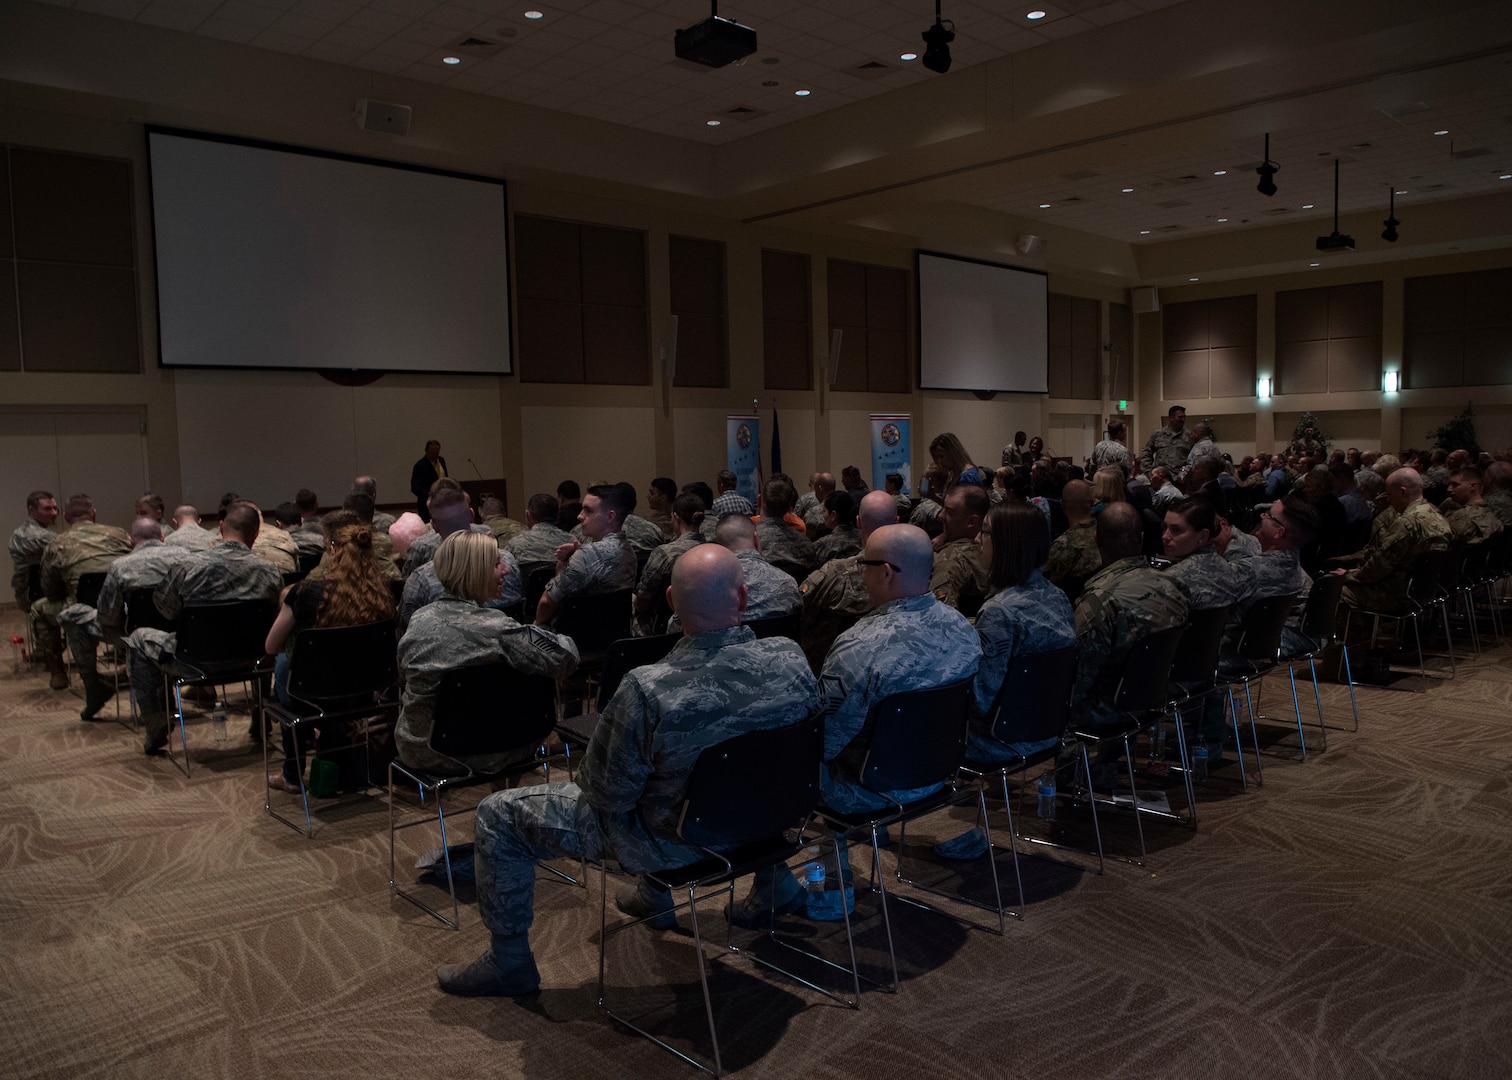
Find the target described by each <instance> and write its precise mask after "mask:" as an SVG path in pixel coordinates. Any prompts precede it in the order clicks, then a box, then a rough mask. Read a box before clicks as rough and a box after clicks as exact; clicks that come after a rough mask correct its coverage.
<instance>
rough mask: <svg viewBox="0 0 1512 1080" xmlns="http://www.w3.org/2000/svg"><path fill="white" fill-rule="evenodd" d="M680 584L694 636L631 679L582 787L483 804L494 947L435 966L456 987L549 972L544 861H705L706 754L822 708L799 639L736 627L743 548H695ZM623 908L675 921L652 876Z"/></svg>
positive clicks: (480, 841) (485, 989)
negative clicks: (696, 839) (693, 817)
mask: <svg viewBox="0 0 1512 1080" xmlns="http://www.w3.org/2000/svg"><path fill="white" fill-rule="evenodd" d="M594 546H595V547H597V546H598V545H597V544H595V545H594ZM671 587H672V605H673V607H674V608H676V610H677V612H678V613H679V615H680V616H681V618H682V622H683V633H684V635H685V636H684V637H683V639H682V640H681V641H679V642H678V643H677V645H676V646H675V647H674V648H673V649H672V651H671V652H670V653H669V654H668V655H667V657H666V659H664V660H663V661H661V662H660V663H657V664H650V665H647V666H645V667H640V668H636V669H635V670H633V671H631V672H629V673H628V674H627V675H626V676H625V678H624V681H623V682H621V683H620V686H619V689H618V690H617V691H616V692H615V695H614V697H613V698H612V699H611V700H610V702H609V703H608V705H606V706H605V708H604V712H603V714H602V717H601V718H600V720H599V724H598V727H597V728H596V729H595V730H594V733H593V738H592V739H591V740H590V741H589V743H588V747H587V749H586V751H585V752H584V755H583V763H582V765H581V766H580V767H579V769H578V773H577V782H576V783H550V784H538V785H534V786H532V787H526V788H516V789H514V790H511V791H501V792H497V793H495V794H493V795H490V796H488V797H487V798H486V799H484V800H483V802H482V804H481V805H480V806H479V807H478V817H477V825H476V828H475V831H474V836H475V838H476V844H477V848H476V865H477V882H478V911H479V913H480V914H481V916H482V918H483V922H484V924H485V925H486V926H487V927H488V929H489V933H490V935H491V943H490V947H489V949H488V950H487V951H486V952H484V953H483V954H482V955H481V956H479V957H478V958H477V959H476V960H474V961H473V962H472V963H471V964H448V965H446V966H444V967H442V968H441V969H440V970H439V971H437V973H436V975H437V981H438V982H439V983H440V986H441V989H443V990H445V991H446V992H447V993H451V994H461V995H467V996H477V995H509V996H518V995H523V994H529V993H532V992H534V991H535V990H536V989H537V987H538V986H539V985H540V975H539V973H538V972H537V970H536V965H535V958H534V956H533V955H532V954H531V951H530V944H529V941H528V934H529V930H530V926H531V923H532V922H533V921H534V915H535V912H534V900H535V895H534V894H535V873H536V870H535V867H536V863H537V862H539V861H542V860H546V859H553V858H558V857H561V856H567V857H570V858H574V859H576V858H587V859H595V860H597V859H609V858H612V859H616V860H617V861H618V862H619V864H620V865H621V866H622V867H624V868H625V869H626V870H628V871H630V872H631V873H636V874H643V873H646V872H649V871H654V870H660V869H666V868H669V867H676V866H683V865H686V864H687V863H690V862H693V861H695V860H697V859H699V858H700V857H702V853H701V852H700V851H698V850H697V849H695V848H691V847H688V846H687V845H685V844H683V843H682V842H681V841H679V840H678V839H677V836H676V830H677V818H678V810H679V808H680V806H681V804H682V800H683V798H684V795H685V793H686V790H687V785H688V780H689V778H690V776H691V774H692V770H693V766H694V764H695V763H696V762H697V760H698V756H699V754H700V753H702V752H703V751H704V750H705V749H707V748H708V747H710V746H714V745H716V744H718V743H720V742H723V741H726V740H728V739H731V738H734V737H735V736H737V735H741V734H744V733H745V732H748V731H756V730H762V729H769V728H780V727H786V726H788V725H791V724H795V723H799V722H801V721H803V720H805V719H807V718H809V717H810V716H812V715H813V714H814V712H815V711H816V708H817V705H818V693H817V687H816V685H815V682H814V676H813V674H812V673H811V672H810V671H809V670H808V665H806V664H805V663H804V662H803V654H802V653H801V652H799V650H798V647H797V646H796V645H794V644H793V643H792V642H791V641H788V640H787V639H785V638H767V639H765V640H760V641H758V640H756V639H755V636H754V635H753V634H752V632H751V631H750V630H749V629H748V628H746V627H743V626H741V625H739V623H740V611H741V608H742V607H743V606H744V600H745V597H744V592H745V587H744V586H743V585H742V584H741V573H740V564H739V560H738V559H736V557H735V556H734V555H732V554H731V553H730V552H728V551H726V550H725V549H724V548H722V547H720V546H719V545H717V544H702V545H699V546H698V547H696V548H693V549H692V550H690V551H689V552H688V553H687V554H686V555H684V556H683V557H682V558H680V559H679V560H678V561H677V565H676V566H674V567H673V569H672V586H671ZM619 904H620V906H621V908H622V909H624V910H626V911H627V912H629V913H630V914H632V915H635V916H637V917H649V923H650V925H651V926H652V927H653V928H656V929H663V928H667V927H670V926H671V925H674V924H675V916H674V915H673V913H672V911H671V910H670V909H671V907H672V897H671V895H670V894H668V893H666V892H661V891H659V890H656V889H655V888H654V887H652V886H651V885H650V883H649V882H646V881H645V880H644V879H642V881H641V883H640V887H639V888H638V889H637V890H636V891H635V892H633V893H631V892H627V893H626V894H622V896H621V897H620V898H619Z"/></svg>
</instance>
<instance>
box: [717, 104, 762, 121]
mask: <svg viewBox="0 0 1512 1080" xmlns="http://www.w3.org/2000/svg"><path fill="white" fill-rule="evenodd" d="M725 115H726V116H728V117H729V118H730V119H731V120H754V119H756V118H757V117H758V116H765V115H766V110H764V109H753V108H751V107H750V106H749V105H737V106H735V107H734V108H733V109H726V110H725Z"/></svg>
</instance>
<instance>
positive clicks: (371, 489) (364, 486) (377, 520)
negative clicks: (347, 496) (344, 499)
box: [352, 476, 398, 533]
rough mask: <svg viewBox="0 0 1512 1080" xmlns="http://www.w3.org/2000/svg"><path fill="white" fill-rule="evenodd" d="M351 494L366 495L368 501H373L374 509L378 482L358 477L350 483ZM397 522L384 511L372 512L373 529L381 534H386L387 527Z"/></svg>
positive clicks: (376, 502)
mask: <svg viewBox="0 0 1512 1080" xmlns="http://www.w3.org/2000/svg"><path fill="white" fill-rule="evenodd" d="M352 494H353V495H366V496H367V497H368V498H369V499H372V500H373V505H374V506H375V507H376V506H377V505H378V481H377V480H375V479H373V478H372V477H371V476H359V477H357V479H355V480H353V481H352ZM397 520H398V519H397V518H395V517H394V515H393V514H390V513H388V512H387V511H385V510H376V509H375V510H374V511H373V528H375V529H377V530H378V531H379V532H381V533H387V532H388V531H389V526H390V525H392V524H393V523H394V522H395V521H397Z"/></svg>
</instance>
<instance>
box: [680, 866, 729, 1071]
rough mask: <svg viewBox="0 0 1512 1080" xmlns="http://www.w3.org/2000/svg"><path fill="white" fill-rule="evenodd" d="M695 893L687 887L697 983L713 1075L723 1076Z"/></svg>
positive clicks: (691, 887)
mask: <svg viewBox="0 0 1512 1080" xmlns="http://www.w3.org/2000/svg"><path fill="white" fill-rule="evenodd" d="M697 891H698V889H697V887H696V886H693V885H689V886H688V915H689V916H690V918H691V920H692V922H693V950H694V952H695V953H696V954H697V961H698V982H699V985H700V986H702V987H703V1000H704V1016H705V1017H707V1018H708V1021H709V1041H710V1042H711V1043H713V1044H714V1075H715V1076H723V1075H724V1065H723V1064H722V1063H721V1061H720V1058H719V1032H718V1031H717V1030H715V1028H714V1001H713V999H712V998H711V997H710V996H709V965H708V964H707V963H706V962H705V961H704V953H703V936H702V935H701V934H700V933H699V930H698V904H697V902H696V901H697V899H698V897H697V896H696V893H697ZM695 1064H696V1062H695Z"/></svg>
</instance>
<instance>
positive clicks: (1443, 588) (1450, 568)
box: [1438, 540, 1468, 596]
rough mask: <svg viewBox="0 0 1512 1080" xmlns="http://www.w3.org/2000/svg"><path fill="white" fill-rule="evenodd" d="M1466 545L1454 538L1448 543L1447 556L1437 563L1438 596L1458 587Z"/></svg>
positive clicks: (1463, 564) (1463, 566)
mask: <svg viewBox="0 0 1512 1080" xmlns="http://www.w3.org/2000/svg"><path fill="white" fill-rule="evenodd" d="M1467 547H1468V545H1467V544H1466V543H1465V541H1463V540H1456V541H1454V542H1453V543H1452V544H1450V545H1449V551H1448V553H1447V557H1446V558H1445V559H1444V561H1443V562H1442V563H1440V564H1439V575H1438V588H1439V595H1440V596H1448V595H1449V594H1450V593H1452V592H1454V590H1456V589H1458V588H1459V583H1460V575H1461V574H1462V573H1463V571H1464V568H1465V550H1466V548H1467Z"/></svg>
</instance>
